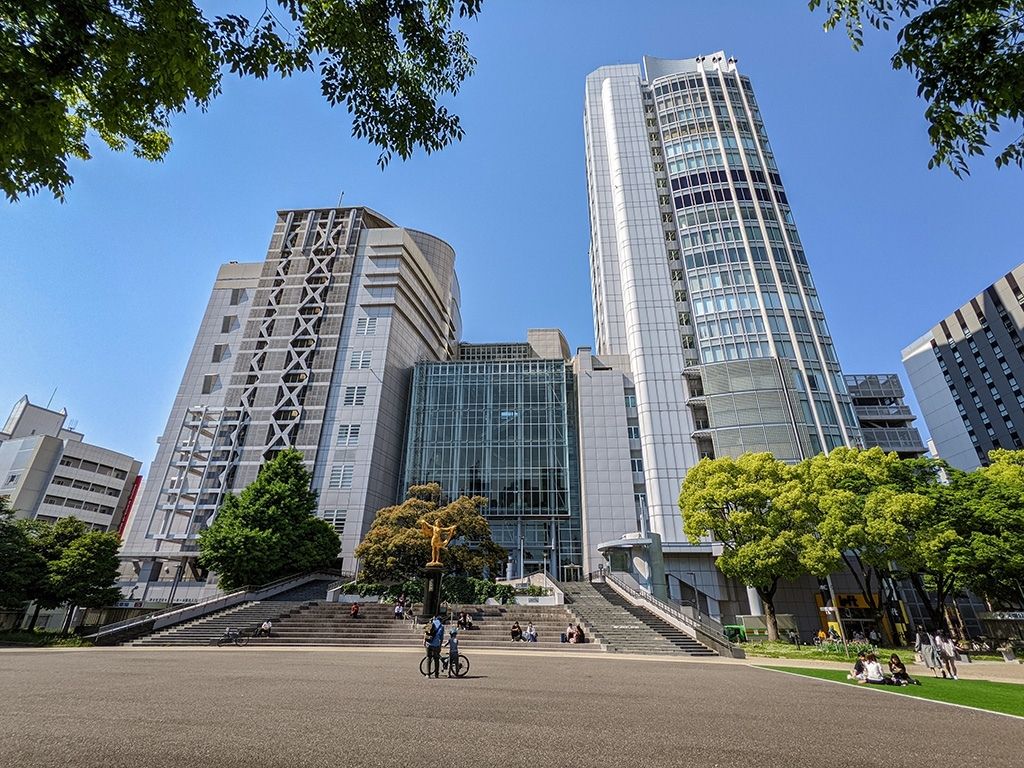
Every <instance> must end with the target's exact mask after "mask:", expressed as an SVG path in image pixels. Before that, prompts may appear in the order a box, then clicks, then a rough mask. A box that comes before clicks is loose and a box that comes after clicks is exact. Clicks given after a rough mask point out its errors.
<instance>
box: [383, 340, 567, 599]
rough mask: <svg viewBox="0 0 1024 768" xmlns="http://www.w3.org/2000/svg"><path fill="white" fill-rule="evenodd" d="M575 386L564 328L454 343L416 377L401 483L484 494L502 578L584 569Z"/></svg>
mask: <svg viewBox="0 0 1024 768" xmlns="http://www.w3.org/2000/svg"><path fill="white" fill-rule="evenodd" d="M576 403H577V399H576V386H575V378H574V376H573V369H572V364H571V363H570V361H569V347H568V345H567V344H566V342H565V338H564V337H563V336H562V334H561V332H560V331H557V330H552V329H534V330H531V331H530V332H529V334H528V336H527V341H526V342H525V343H522V342H518V343H501V344H460V345H459V354H458V357H457V359H456V360H454V361H452V362H424V363H419V364H417V366H416V369H415V372H414V374H413V384H412V396H411V400H410V405H409V432H408V438H407V445H406V455H405V470H404V473H403V475H404V482H403V485H405V486H410V485H416V484H421V483H429V482H436V483H440V484H441V488H442V491H443V493H444V494H445V496H446V497H447V498H456V497H458V496H483V497H485V498H487V499H488V500H489V502H490V503H489V504H488V505H487V506H486V507H485V508H484V509H483V510H482V512H483V515H484V516H485V517H486V518H487V519H488V521H489V522H490V524H491V535H492V536H493V538H494V541H495V542H497V543H498V544H500V545H501V546H503V547H504V548H505V549H506V550H508V553H509V562H508V570H507V574H501V575H502V576H505V575H507V576H508V578H515V577H519V576H521V575H529V574H531V573H533V572H535V571H540V570H546V571H547V572H548V573H549V574H551V575H552V576H553V577H554V578H556V579H561V580H564V581H570V580H576V579H579V578H580V577H581V576H582V574H583V560H582V550H581V533H580V484H579V451H578V447H577V417H576Z"/></svg>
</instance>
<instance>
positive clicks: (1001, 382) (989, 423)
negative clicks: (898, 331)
mask: <svg viewBox="0 0 1024 768" xmlns="http://www.w3.org/2000/svg"><path fill="white" fill-rule="evenodd" d="M1022 286H1024V264H1021V265H1019V266H1017V267H1014V268H1013V269H1012V270H1011V271H1010V272H1008V273H1006V274H1005V275H1003V276H1002V277H1001V278H999V280H997V281H996V282H994V283H993V284H992V285H990V286H989V287H988V288H986V289H985V290H984V291H982V292H981V293H979V294H978V295H977V296H975V297H974V298H972V299H971V300H970V301H968V302H967V303H966V304H964V305H963V306H962V307H960V308H959V309H956V310H954V311H953V313H952V314H950V315H949V316H948V317H945V318H943V319H942V320H940V321H939V322H938V324H937V325H935V326H934V327H933V328H932V329H931V330H930V331H928V333H926V334H924V335H923V336H922V337H921V338H919V339H918V340H917V341H915V342H914V343H913V344H911V345H910V346H908V347H907V348H906V349H904V350H903V364H904V366H905V367H906V369H907V374H908V375H909V376H910V385H911V387H912V388H913V390H914V394H915V395H916V397H917V401H918V403H919V404H920V406H921V413H922V415H923V416H924V420H925V422H926V423H927V424H928V431H929V432H930V433H931V438H932V442H933V445H934V449H935V452H936V453H937V454H938V456H939V457H940V458H943V459H945V460H946V461H948V462H949V463H950V464H952V465H953V466H955V467H959V468H961V469H968V470H970V469H974V468H975V467H978V466H980V465H982V464H987V463H988V453H989V451H991V450H992V449H994V448H1008V449H1018V448H1024V437H1022V435H1024V431H1022V430H1024V392H1022V390H1021V383H1022V382H1024V340H1022V338H1021V337H1022V334H1024V330H1022V329H1024V287H1022Z"/></svg>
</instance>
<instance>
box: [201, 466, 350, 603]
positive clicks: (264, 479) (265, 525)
mask: <svg viewBox="0 0 1024 768" xmlns="http://www.w3.org/2000/svg"><path fill="white" fill-rule="evenodd" d="M311 480H312V478H311V476H310V474H309V471H308V470H307V469H306V467H305V465H304V464H303V463H302V454H301V453H299V452H298V451H296V450H294V449H288V450H285V451H281V452H280V453H279V454H277V456H275V457H274V458H273V459H271V460H270V461H268V462H267V463H265V464H264V465H263V467H262V468H261V469H260V473H259V475H258V476H257V478H256V480H255V481H253V482H252V483H251V484H250V485H249V486H248V487H246V488H245V490H243V491H242V492H241V494H238V495H234V494H232V495H230V496H228V497H227V498H226V499H225V500H224V503H223V504H222V505H221V508H220V510H219V511H218V512H217V516H216V517H215V518H214V520H213V522H212V523H211V524H210V527H209V528H207V529H206V530H205V531H202V532H201V533H200V534H199V563H200V565H202V566H203V567H204V568H209V569H211V570H213V571H216V573H217V575H218V579H219V584H220V586H221V587H222V588H223V589H228V590H230V589H238V588H239V587H242V586H245V585H247V584H265V583H267V582H270V581H274V580H275V579H279V578H283V577H285V576H289V575H291V574H293V573H299V572H301V571H307V570H313V569H316V568H325V567H329V566H332V565H333V564H334V563H335V561H336V558H337V556H338V551H339V550H340V549H341V545H340V542H339V540H338V535H337V534H336V533H335V531H334V528H332V527H331V526H330V525H329V524H328V523H326V522H324V521H323V520H321V519H320V518H318V517H316V516H315V514H316V509H317V493H316V491H314V490H312V488H311V487H310V484H311Z"/></svg>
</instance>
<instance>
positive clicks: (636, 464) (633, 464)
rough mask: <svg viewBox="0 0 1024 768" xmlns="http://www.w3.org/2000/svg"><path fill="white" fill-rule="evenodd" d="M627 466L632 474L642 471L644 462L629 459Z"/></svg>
mask: <svg viewBox="0 0 1024 768" xmlns="http://www.w3.org/2000/svg"><path fill="white" fill-rule="evenodd" d="M629 466H630V468H631V469H632V470H633V471H634V472H643V471H644V460H643V459H630V460H629Z"/></svg>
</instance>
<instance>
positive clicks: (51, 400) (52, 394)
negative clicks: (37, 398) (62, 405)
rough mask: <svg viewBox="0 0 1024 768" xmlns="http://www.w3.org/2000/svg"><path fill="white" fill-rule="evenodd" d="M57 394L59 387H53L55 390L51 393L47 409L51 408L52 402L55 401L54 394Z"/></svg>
mask: <svg viewBox="0 0 1024 768" xmlns="http://www.w3.org/2000/svg"><path fill="white" fill-rule="evenodd" d="M56 394H57V387H54V388H53V392H52V393H51V394H50V399H49V400H47V401H46V410H50V403H52V402H53V398H54V395H56Z"/></svg>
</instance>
